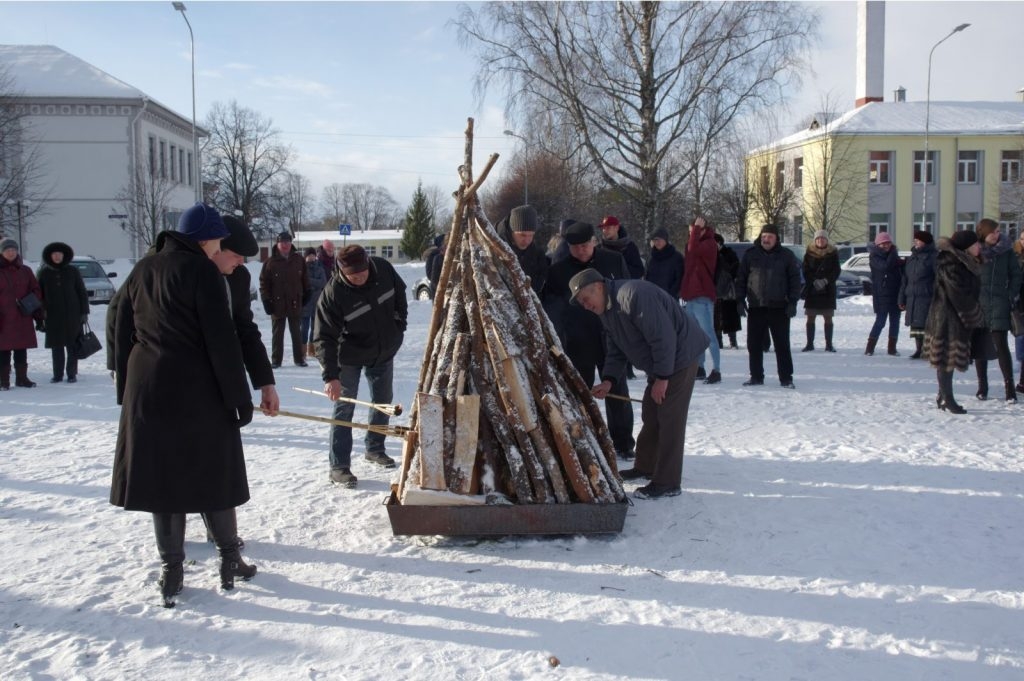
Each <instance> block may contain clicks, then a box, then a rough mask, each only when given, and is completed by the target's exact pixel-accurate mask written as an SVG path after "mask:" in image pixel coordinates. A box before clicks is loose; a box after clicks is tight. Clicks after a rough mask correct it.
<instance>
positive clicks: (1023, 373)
mask: <svg viewBox="0 0 1024 681" xmlns="http://www.w3.org/2000/svg"><path fill="white" fill-rule="evenodd" d="M729 347H730V348H731V349H733V350H736V349H738V348H739V347H740V346H739V345H737V344H736V332H735V331H733V332H732V333H730V334H729ZM1021 383H1022V384H1024V369H1022V370H1021ZM1021 392H1024V390H1022V391H1021Z"/></svg>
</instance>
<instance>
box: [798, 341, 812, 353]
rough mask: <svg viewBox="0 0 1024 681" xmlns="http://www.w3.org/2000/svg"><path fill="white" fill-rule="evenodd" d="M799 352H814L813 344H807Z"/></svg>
mask: <svg viewBox="0 0 1024 681" xmlns="http://www.w3.org/2000/svg"><path fill="white" fill-rule="evenodd" d="M800 352H814V343H808V344H807V345H805V346H804V349H803V350H801V351H800Z"/></svg>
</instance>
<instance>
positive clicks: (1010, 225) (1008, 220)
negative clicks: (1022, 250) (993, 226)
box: [999, 213, 1020, 242]
mask: <svg viewBox="0 0 1024 681" xmlns="http://www.w3.org/2000/svg"><path fill="white" fill-rule="evenodd" d="M999 231H1001V232H1003V233H1004V234H1006V236H1008V237H1009V238H1010V241H1011V242H1012V241H1016V240H1017V238H1018V237H1020V222H1018V216H1017V214H1016V213H1000V214H999Z"/></svg>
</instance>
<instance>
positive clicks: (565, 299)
mask: <svg viewBox="0 0 1024 681" xmlns="http://www.w3.org/2000/svg"><path fill="white" fill-rule="evenodd" d="M588 267H593V268H594V269H595V270H597V271H598V272H600V273H601V274H602V275H604V277H605V279H614V280H616V281H619V280H622V279H629V271H628V270H627V269H626V262H625V261H624V260H623V259H622V256H621V255H619V254H618V253H616V252H614V251H606V250H604V249H601V248H595V249H594V256H593V257H592V258H591V259H590V261H589V262H580V261H579V260H577V259H576V258H574V257H573V256H572V255H570V256H569V257H568V258H566V259H565V260H562V261H560V262H556V263H555V264H553V265H552V266H551V269H549V270H548V280H547V282H546V283H545V284H544V291H543V293H542V295H541V302H542V303H543V305H544V311H545V312H547V314H548V317H549V318H550V319H551V323H552V324H554V327H555V331H557V332H558V337H559V338H560V339H561V340H562V344H563V345H565V346H570V345H572V346H576V345H580V346H582V345H589V346H591V347H593V348H595V355H596V356H598V357H603V356H604V349H603V346H602V344H601V340H600V339H601V320H600V319H599V318H598V317H597V315H595V314H594V313H593V312H587V310H585V309H583V308H582V307H580V306H579V305H570V304H569V280H570V279H572V278H573V276H575V275H576V274H577V273H579V272H582V271H583V270H585V269H587V268H588Z"/></svg>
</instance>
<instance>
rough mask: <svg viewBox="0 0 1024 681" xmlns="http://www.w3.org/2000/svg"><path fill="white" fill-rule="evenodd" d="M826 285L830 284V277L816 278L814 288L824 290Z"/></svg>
mask: <svg viewBox="0 0 1024 681" xmlns="http://www.w3.org/2000/svg"><path fill="white" fill-rule="evenodd" d="M826 286H828V279H815V280H814V290H815V291H824V290H825V287H826Z"/></svg>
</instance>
